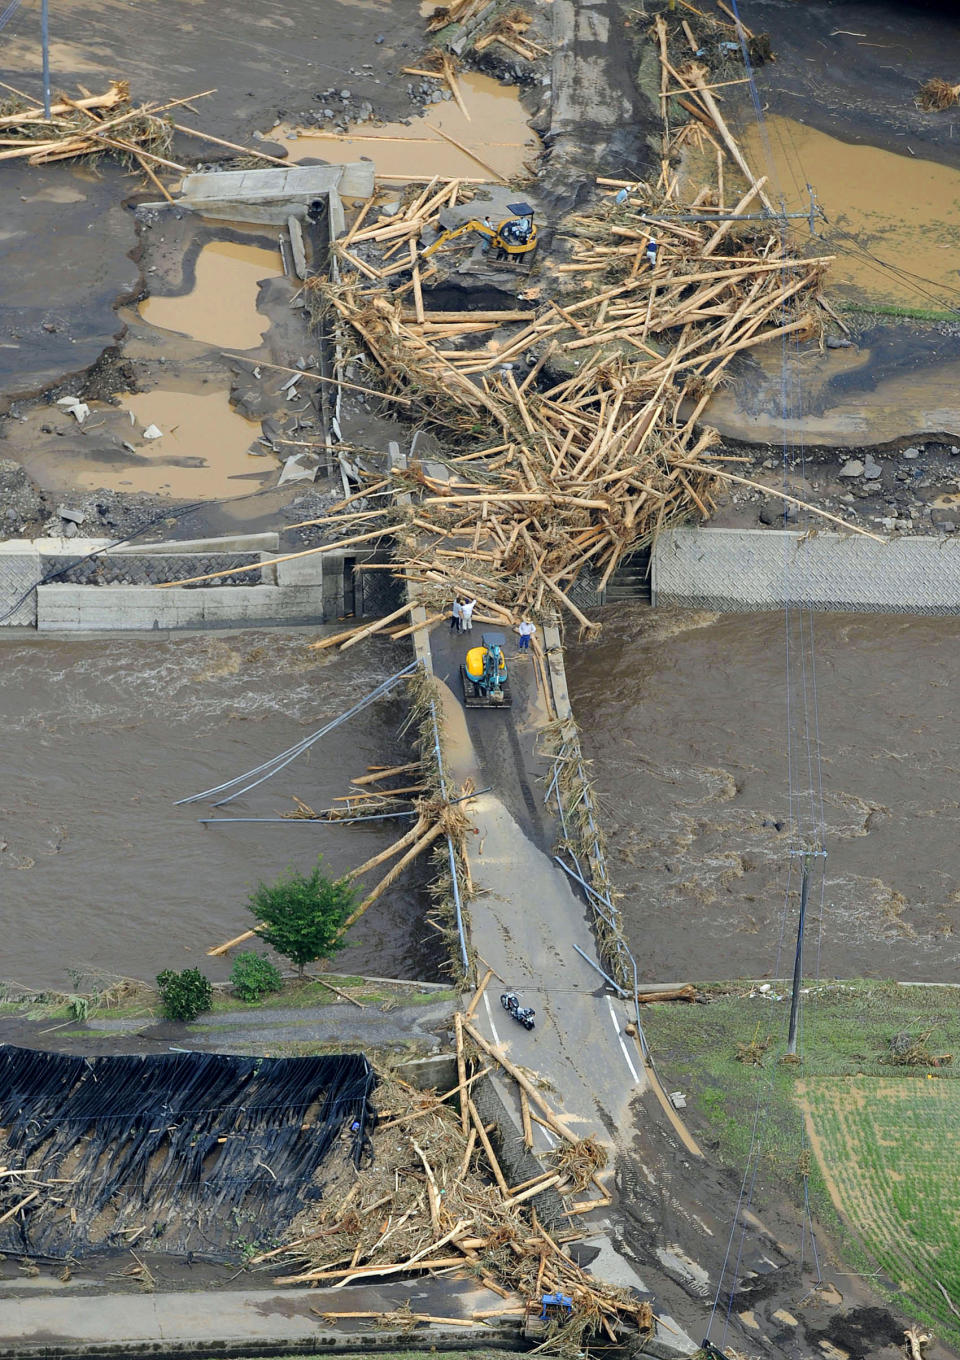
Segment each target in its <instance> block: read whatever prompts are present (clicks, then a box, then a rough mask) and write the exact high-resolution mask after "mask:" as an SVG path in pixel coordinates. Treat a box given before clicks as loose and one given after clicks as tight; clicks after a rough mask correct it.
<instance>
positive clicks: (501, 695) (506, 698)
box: [460, 633, 513, 708]
mask: <svg viewBox="0 0 960 1360" xmlns="http://www.w3.org/2000/svg"><path fill="white" fill-rule="evenodd" d="M506 646H507V640H506V638H505V637H504V635H503V634H502V633H482V634H481V636H480V646H479V647H471V648H470V650H469V652H467V655H466V659H465V661H464V663H463V665H462V666H461V667H460V683H461V685H462V686H463V702H464V704H465V705H466V707H467V708H509V707H510V705H511V704H512V703H513V697H512V695H511V693H510V688H509V686H508V685H507V658H506V655H505V652H506Z"/></svg>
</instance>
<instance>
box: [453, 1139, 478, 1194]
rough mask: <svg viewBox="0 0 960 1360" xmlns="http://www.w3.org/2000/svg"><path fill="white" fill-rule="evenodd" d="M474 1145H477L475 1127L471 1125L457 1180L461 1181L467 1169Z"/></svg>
mask: <svg viewBox="0 0 960 1360" xmlns="http://www.w3.org/2000/svg"><path fill="white" fill-rule="evenodd" d="M476 1145H477V1130H476V1128H474V1127H471V1129H470V1133H469V1135H468V1137H467V1146H466V1147H465V1148H464V1150H463V1158H462V1160H461V1162H460V1174H459V1176H458V1177H457V1179H458V1180H461V1181H462V1180H463V1178H464V1176H465V1175H466V1174H467V1172H468V1171H469V1169H470V1158H471V1157H472V1156H473V1150H474V1148H475V1147H476Z"/></svg>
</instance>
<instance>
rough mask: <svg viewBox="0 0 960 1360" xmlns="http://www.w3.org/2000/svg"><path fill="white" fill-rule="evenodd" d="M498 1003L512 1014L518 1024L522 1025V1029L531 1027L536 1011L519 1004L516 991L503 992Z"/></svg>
mask: <svg viewBox="0 0 960 1360" xmlns="http://www.w3.org/2000/svg"><path fill="white" fill-rule="evenodd" d="M500 1005H501V1006H502V1007H503V1009H504V1010H505V1011H506V1012H507V1014H508V1015H512V1016H513V1018H514V1020H516V1022H517V1024H518V1025H522V1026H523V1028H524V1029H533V1017H534V1016H535V1015H536V1011H535V1010H534V1009H533V1008H532V1007H531V1006H521V1005H520V998H519V997H518V996H517V994H516V992H504V993H503V995H502V996H501V997H500Z"/></svg>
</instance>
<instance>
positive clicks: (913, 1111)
mask: <svg viewBox="0 0 960 1360" xmlns="http://www.w3.org/2000/svg"><path fill="white" fill-rule="evenodd" d="M797 1097H798V1100H799V1103H800V1105H801V1108H802V1109H803V1111H804V1114H805V1116H806V1119H807V1130H808V1133H809V1136H810V1143H811V1146H812V1148H813V1151H814V1154H815V1155H816V1158H817V1161H818V1163H819V1166H820V1170H821V1172H822V1174H823V1178H824V1180H825V1182H826V1185H827V1188H828V1190H829V1191H830V1195H831V1197H832V1199H833V1201H834V1204H835V1205H836V1208H837V1210H838V1212H839V1213H840V1215H841V1217H842V1218H844V1219H845V1220H846V1222H847V1223H848V1224H849V1226H850V1227H851V1228H852V1229H853V1231H854V1232H855V1233H856V1234H857V1236H858V1237H859V1238H860V1240H861V1242H862V1243H863V1245H864V1247H865V1248H866V1249H867V1251H868V1252H869V1253H870V1255H871V1256H873V1257H874V1258H875V1259H876V1261H877V1263H878V1264H879V1265H880V1266H881V1267H882V1268H883V1270H884V1272H885V1273H886V1274H887V1276H888V1277H889V1278H890V1280H891V1281H892V1282H893V1284H894V1285H896V1286H897V1287H898V1288H899V1289H901V1290H902V1292H903V1300H902V1304H903V1307H904V1311H906V1312H908V1313H909V1312H911V1311H912V1312H914V1313H915V1314H916V1316H917V1318H918V1319H919V1320H921V1321H923V1322H925V1323H927V1324H928V1325H930V1326H932V1327H933V1328H934V1330H935V1331H936V1333H937V1335H938V1337H939V1338H940V1339H941V1340H943V1341H946V1342H948V1344H951V1345H953V1346H957V1345H960V1319H957V1318H955V1317H954V1316H953V1315H952V1314H951V1312H950V1309H949V1306H948V1304H947V1302H946V1300H945V1299H944V1297H943V1295H942V1294H941V1292H940V1291H939V1289H938V1288H937V1284H936V1282H937V1281H938V1280H939V1282H940V1283H941V1284H942V1285H943V1287H944V1288H945V1289H946V1291H947V1293H948V1294H949V1295H950V1297H951V1298H952V1299H954V1300H957V1301H960V1179H958V1177H957V1165H958V1157H960V1085H958V1083H957V1082H955V1081H942V1080H939V1079H938V1078H937V1077H936V1076H927V1075H925V1074H924V1073H918V1074H916V1075H912V1076H909V1077H848V1078H845V1079H836V1078H834V1079H826V1080H824V1079H822V1078H821V1079H819V1080H815V1081H807V1082H803V1081H801V1082H798V1084H797Z"/></svg>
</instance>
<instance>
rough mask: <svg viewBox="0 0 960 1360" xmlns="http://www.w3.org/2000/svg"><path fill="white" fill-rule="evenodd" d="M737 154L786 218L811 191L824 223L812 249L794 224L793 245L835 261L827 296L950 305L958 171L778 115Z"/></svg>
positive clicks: (959, 221) (755, 130)
mask: <svg viewBox="0 0 960 1360" xmlns="http://www.w3.org/2000/svg"><path fill="white" fill-rule="evenodd" d="M742 144H743V149H744V154H745V155H746V158H747V162H748V164H749V165H750V167H751V168H752V169H753V170H754V173H756V174H761V175H763V174H765V175H769V176H770V185H768V187H767V192H768V193H769V194H770V196H771V198H773V199H774V200H775V201H776V202H777V203H779V202H780V198H781V195H782V197H783V200H784V201H785V202H786V205H787V211H788V212H804V211H806V210H807V209H808V207H809V203H810V199H809V194H808V192H807V185H808V184H809V185H811V186H812V188H813V190H814V193H815V194H816V198H817V202H818V203H819V205H820V207H821V208H822V209H823V211H824V213H825V215H826V218H827V221H826V222H823V221H820V222H818V223H817V224H816V232H817V235H818V237H820V238H821V241H820V242H819V243H817V242H812V241H811V238H810V230H809V227H808V226H807V224H806V223H804V222H796V223H795V224H794V236H795V239H796V240H797V241H798V243H799V244H800V245H801V246H804V247H805V248H807V249H808V250H809V249H811V248H812V247H814V246H816V248H817V251H818V253H823V254H830V255H836V260H835V261H834V263H833V265H832V266H831V269H830V283H831V286H832V287H843V288H844V290H845V291H847V292H853V293H855V294H857V295H860V296H866V297H868V298H871V299H873V300H879V301H893V302H898V303H901V304H905V305H910V306H912V307H923V308H928V309H929V308H934V309H936V308H940V309H943V308H945V307H947V306H951V305H954V306H955V305H956V303H957V301H958V299H960V275H958V273H957V256H958V246H960V170H956V169H954V168H953V167H951V166H948V165H938V164H936V163H935V162H933V161H928V160H922V159H920V158H919V157H916V156H910V155H907V154H904V155H895V154H893V153H892V152H890V151H882V150H880V149H879V148H877V147H875V146H858V145H853V144H851V143H849V142H842V141H840V140H838V139H837V138H836V137H830V136H828V135H827V134H826V133H824V132H818V131H817V129H816V128H812V127H807V126H806V125H805V124H804V123H799V122H797V121H796V120H795V119H793V118H784V117H780V116H775V115H771V116H768V117H766V118H765V119H764V121H763V123H762V124H757V123H756V122H752V123H751V124H750V126H749V127H745V128H744V130H743V139H742ZM771 186H772V187H771ZM821 247H822V252H821Z"/></svg>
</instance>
